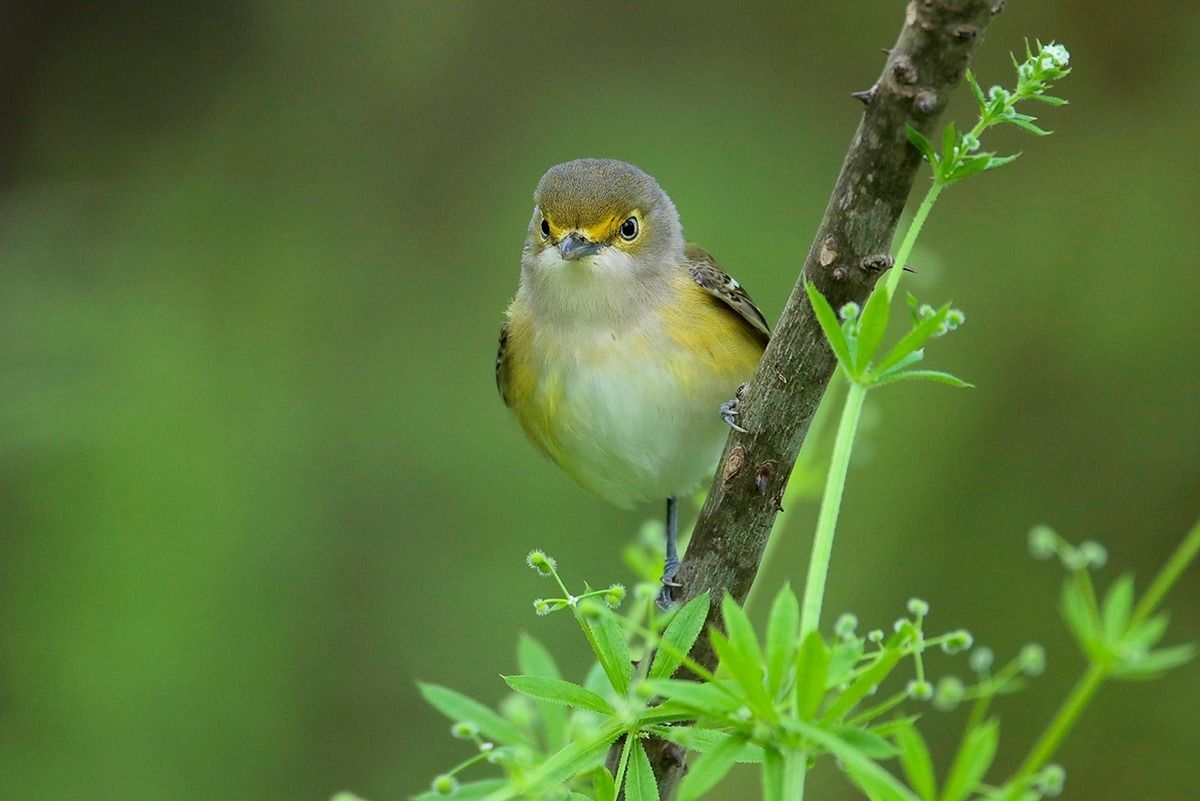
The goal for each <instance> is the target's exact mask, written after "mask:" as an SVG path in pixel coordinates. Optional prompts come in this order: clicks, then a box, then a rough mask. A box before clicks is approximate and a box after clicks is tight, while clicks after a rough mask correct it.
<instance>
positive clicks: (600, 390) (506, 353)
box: [496, 158, 771, 608]
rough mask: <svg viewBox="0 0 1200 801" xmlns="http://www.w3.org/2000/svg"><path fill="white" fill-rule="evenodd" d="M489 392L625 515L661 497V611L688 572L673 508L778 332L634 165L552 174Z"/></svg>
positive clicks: (598, 164)
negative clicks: (680, 574)
mask: <svg viewBox="0 0 1200 801" xmlns="http://www.w3.org/2000/svg"><path fill="white" fill-rule="evenodd" d="M533 200H534V208H533V216H532V217H531V219H530V221H529V227H528V230H527V231H526V234H525V244H524V248H523V250H522V254H521V273H520V282H519V285H518V288H517V292H516V295H515V297H514V298H513V300H512V303H511V305H510V306H509V308H508V311H507V313H506V314H505V318H504V323H503V325H502V327H501V329H500V341H499V347H498V349H497V354H496V386H497V388H498V389H499V392H500V397H501V399H502V400H503V401H504V403H505V405H507V406H508V408H509V409H510V410H511V411H512V413H513V414H514V415H515V417H516V419H517V421H518V422H519V423H520V426H521V428H522V429H523V430H524V432H525V434H526V436H527V437H528V439H529V440H530V441H531V442H532V443H533V445H534V446H535V447H536V448H537V449H538V450H539V451H541V452H542V453H543V454H544V455H546V456H548V457H549V458H550V460H551V461H553V462H554V463H555V464H556V465H558V466H559V467H560V468H562V470H563V471H564V472H566V473H567V475H568V476H570V477H571V478H572V479H574V480H575V481H576V482H577V483H578V484H580V485H582V486H583V487H584V488H585V489H587V490H590V491H591V492H592V493H594V494H595V495H597V496H599V497H600V498H602V499H604V500H606V501H608V502H610V503H612V504H615V505H616V506H618V507H621V508H626V509H629V508H634V507H636V506H638V505H640V504H645V503H648V502H650V501H659V502H661V500H662V499H664V498H665V499H666V551H665V558H664V565H663V576H662V582H663V586H662V589H661V591H660V594H659V598H658V601H659V605H660V606H663V607H664V608H665V607H669V606H670V605H671V603H672V601H671V593H672V588H674V587H678V586H680V585H679V583H678V582H677V581H676V580H675V579H676V577H677V574H678V572H679V567H680V560H679V553H678V498H679V497H680V496H686V495H688V494H690V493H692V492H694V491H695V490H696V489H698V488H699V486H700V485H701V484H702V483H703V482H705V481H706V480H711V478H712V475H713V472H714V470H715V467H716V463H717V461H718V459H719V458H720V455H721V451H722V448H723V446H724V443H725V440H726V438H727V436H728V427H730V426H732V427H733V428H737V429H739V430H743V431H744V430H745V429H742V428H741V426H739V425H738V422H737V414H738V411H739V409H738V400H739V399H740V395H741V390H742V389H744V387H745V382H747V381H748V380H749V378H750V377H751V375H752V374H753V372H754V369H755V367H756V366H757V364H758V361H759V359H760V357H761V356H762V353H763V350H764V349H765V348H766V345H767V343H768V341H769V339H770V336H771V330H770V326H769V325H768V324H767V320H766V318H765V317H764V316H763V313H762V312H761V311H760V310H759V308H758V306H757V305H756V304H755V303H754V301H753V300H752V299H751V298H750V295H749V294H748V293H747V292H746V290H745V289H743V288H742V286H741V285H740V284H739V283H738V282H737V281H736V280H734V279H733V278H731V277H730V276H729V275H728V273H726V272H725V271H724V270H723V269H721V267H720V266H719V265H718V264H717V262H716V260H715V259H714V258H713V257H712V256H711V255H709V254H708V253H707V252H706V251H705V250H703V249H702V248H701V247H699V246H698V245H695V244H693V243H691V242H688V241H686V240H685V239H684V236H683V227H682V224H681V223H680V220H679V214H678V212H677V211H676V208H675V204H674V203H672V202H671V198H670V197H668V196H667V193H666V192H665V191H663V189H662V188H661V187H660V186H659V184H658V182H657V181H656V180H655V179H654V178H652V177H651V176H650V175H648V174H646V173H645V172H643V171H642V170H640V169H639V168H637V167H635V166H633V165H632V164H627V163H625V162H623V161H617V160H613V159H595V158H585V159H577V160H574V161H568V162H565V163H563V164H558V165H556V166H553V167H551V168H550V169H549V170H548V171H547V172H546V173H545V175H543V176H542V178H541V180H540V181H539V182H538V184H537V188H536V189H535V191H534V194H533Z"/></svg>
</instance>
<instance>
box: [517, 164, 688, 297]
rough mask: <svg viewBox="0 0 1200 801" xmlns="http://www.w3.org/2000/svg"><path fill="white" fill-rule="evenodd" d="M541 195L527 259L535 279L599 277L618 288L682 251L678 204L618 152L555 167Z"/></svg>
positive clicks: (578, 282) (650, 274) (653, 272)
mask: <svg viewBox="0 0 1200 801" xmlns="http://www.w3.org/2000/svg"><path fill="white" fill-rule="evenodd" d="M533 199H534V202H535V203H536V205H535V207H534V210H533V218H532V219H531V220H530V222H529V231H528V234H527V235H526V238H525V254H524V258H523V259H522V267H523V270H524V272H525V274H526V278H527V279H531V280H532V281H534V282H536V283H539V284H541V283H549V282H552V283H554V284H562V283H568V282H569V283H570V284H571V285H573V286H575V287H576V289H580V290H582V289H583V287H584V286H585V285H587V284H594V283H597V282H599V283H601V284H604V285H607V286H608V288H609V289H617V288H619V286H621V285H624V284H627V283H635V282H645V281H649V280H651V279H653V278H655V277H656V276H661V275H662V274H663V272H664V269H665V268H666V266H668V265H670V264H671V263H672V257H676V258H678V257H682V253H683V231H682V228H681V227H680V224H679V215H678V213H677V212H676V211H675V205H674V204H673V203H671V199H670V198H669V197H667V194H666V192H664V191H663V190H662V188H661V187H659V185H658V182H657V181H655V180H654V179H653V178H651V177H650V176H649V175H647V174H646V173H644V172H642V171H641V170H639V169H638V168H637V167H634V166H633V165H632V164H626V163H625V162H623V161H614V160H612V159H577V160H576V161H568V162H566V163H565V164H559V165H556V166H554V167H551V168H550V169H549V170H548V171H547V172H546V174H545V175H543V176H542V180H541V181H539V182H538V185H537V189H536V190H535V191H534V193H533Z"/></svg>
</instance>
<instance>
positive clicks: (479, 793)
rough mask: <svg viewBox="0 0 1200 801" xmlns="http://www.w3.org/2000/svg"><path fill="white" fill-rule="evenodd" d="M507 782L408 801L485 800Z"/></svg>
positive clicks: (475, 785) (338, 799) (491, 782)
mask: <svg viewBox="0 0 1200 801" xmlns="http://www.w3.org/2000/svg"><path fill="white" fill-rule="evenodd" d="M505 784H507V782H506V781H505V780H504V779H484V780H483V781H478V782H465V783H463V784H460V785H459V786H458V789H456V790H455V791H454V792H453V793H451V794H450V795H442V794H441V793H439V792H437V791H435V790H428V791H426V792H424V793H421V794H419V795H414V796H413V797H412V798H411V799H410V800H409V801H479V799H481V798H486V797H487V796H488V795H489V794H491V793H494V792H496V791H497V790H499V789H500V788H502V787H504V785H505ZM333 801H343V799H342V797H341V796H337V797H336V798H334V799H333Z"/></svg>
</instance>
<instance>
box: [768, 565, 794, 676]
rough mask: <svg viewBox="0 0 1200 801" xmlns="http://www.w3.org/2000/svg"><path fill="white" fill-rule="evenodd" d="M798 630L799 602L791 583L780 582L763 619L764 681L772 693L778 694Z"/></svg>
mask: <svg viewBox="0 0 1200 801" xmlns="http://www.w3.org/2000/svg"><path fill="white" fill-rule="evenodd" d="M799 630H800V603H799V602H798V601H797V600H796V593H794V592H792V588H791V586H790V585H788V584H784V585H783V588H782V589H780V590H779V592H778V594H776V596H775V602H774V603H773V604H771V615H770V617H769V618H768V619H767V680H768V681H769V682H770V687H771V695H773V696H774V695H778V694H779V690H780V688H781V687H783V684H784V682H785V681H787V675H788V671H789V669H790V668H791V666H792V656H793V654H794V653H795V650H796V633H797V632H798V631H799Z"/></svg>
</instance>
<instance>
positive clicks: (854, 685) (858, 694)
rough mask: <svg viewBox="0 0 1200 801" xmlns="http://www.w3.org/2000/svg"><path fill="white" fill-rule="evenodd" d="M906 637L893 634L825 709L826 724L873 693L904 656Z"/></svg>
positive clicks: (839, 718)
mask: <svg viewBox="0 0 1200 801" xmlns="http://www.w3.org/2000/svg"><path fill="white" fill-rule="evenodd" d="M903 644H904V639H903V636H902V635H900V634H893V635H892V636H891V638H889V639H888V641H887V643H886V644H885V645H884V647H883V650H882V651H881V652H880V654H879V655H878V656H876V657H875V661H874V662H872V663H871V664H870V666H869V667H867V669H866V670H864V671H863V672H862V673H861V674H859V677H858V678H857V679H855V680H854V681H853V682H851V683H850V686H849V687H847V688H846V692H844V693H842V694H841V695H840V696H838V697H837V698H836V699H835V700H834V702H833V703H832V704H830V705H829V708H828V709H827V710H825V715H824V716H823V717H822V718H821V722H822V723H824V724H829V723H833V722H835V721H839V720H841V719H842V718H844V717H845V716H846V713H847V712H849V711H850V710H851V709H853V708H854V707H856V706H858V703H859V702H860V701H862V699H864V698H866V697H867V695H869V694H870V693H871V690H872V689H873V688H874V687H876V686H878V685H879V684H881V683H882V682H883V680H884V679H885V678H887V676H888V674H890V673H891V672H892V671H893V670H895V668H896V665H897V664H899V662H900V660H901V658H903V656H904V650H903Z"/></svg>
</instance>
